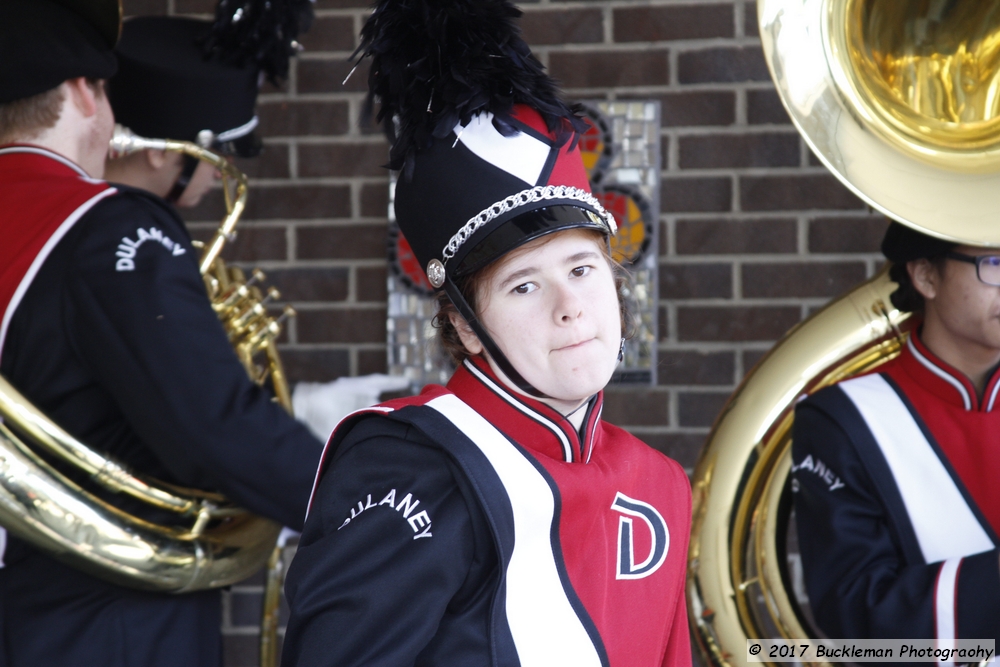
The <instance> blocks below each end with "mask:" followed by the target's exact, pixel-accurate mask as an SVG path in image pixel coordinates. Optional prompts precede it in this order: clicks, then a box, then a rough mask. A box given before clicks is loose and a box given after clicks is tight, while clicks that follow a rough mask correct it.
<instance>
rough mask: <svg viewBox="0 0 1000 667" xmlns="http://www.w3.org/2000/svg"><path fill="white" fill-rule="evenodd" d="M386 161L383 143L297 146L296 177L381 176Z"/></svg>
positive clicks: (386, 145)
mask: <svg viewBox="0 0 1000 667" xmlns="http://www.w3.org/2000/svg"><path fill="white" fill-rule="evenodd" d="M388 161H389V145H388V144H387V143H386V142H380V143H377V144H372V143H364V144H342V143H337V144H299V175H300V176H305V177H310V176H319V177H327V176H340V177H349V176H382V175H384V174H386V173H387V172H386V170H385V169H384V168H383V166H382V165H384V164H385V163H387V162H388Z"/></svg>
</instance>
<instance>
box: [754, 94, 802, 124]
mask: <svg viewBox="0 0 1000 667" xmlns="http://www.w3.org/2000/svg"><path fill="white" fill-rule="evenodd" d="M747 122H748V123H750V124H751V125H769V124H778V125H791V124H792V121H791V119H790V118H789V117H788V112H787V111H785V106H784V105H783V104H782V103H781V98H780V97H778V93H777V92H775V91H774V89H771V88H769V89H768V90H748V91H747Z"/></svg>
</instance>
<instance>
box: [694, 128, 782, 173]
mask: <svg viewBox="0 0 1000 667" xmlns="http://www.w3.org/2000/svg"><path fill="white" fill-rule="evenodd" d="M678 142H679V143H678V154H679V166H680V168H681V169H712V168H721V169H727V168H733V169H735V168H741V167H795V166H798V164H799V135H798V134H795V133H781V134H776V133H760V134H757V133H754V134H709V135H696V136H690V137H679V138H678Z"/></svg>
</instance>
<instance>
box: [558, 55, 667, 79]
mask: <svg viewBox="0 0 1000 667" xmlns="http://www.w3.org/2000/svg"><path fill="white" fill-rule="evenodd" d="M667 53H668V52H667V50H666V49H643V50H639V51H589V52H586V53H576V52H556V53H552V54H550V55H549V72H550V73H551V74H552V76H553V77H555V78H556V79H557V80H558V81H559V82H560V83H561V84H562V86H563V87H564V88H614V87H618V86H665V85H667V84H668V83H670V71H669V69H668V67H667Z"/></svg>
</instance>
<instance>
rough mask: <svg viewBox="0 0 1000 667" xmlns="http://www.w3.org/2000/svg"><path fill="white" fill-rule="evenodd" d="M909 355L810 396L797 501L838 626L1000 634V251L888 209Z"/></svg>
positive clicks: (829, 627)
mask: <svg viewBox="0 0 1000 667" xmlns="http://www.w3.org/2000/svg"><path fill="white" fill-rule="evenodd" d="M882 252H883V253H884V254H885V256H886V257H887V258H888V259H889V260H890V261H891V262H892V263H893V264H892V268H891V269H890V274H889V275H890V277H892V279H893V280H895V281H896V282H897V283H898V284H899V287H898V289H897V290H896V291H895V292H894V293H893V294H892V303H893V305H894V306H896V307H897V308H899V309H900V310H903V311H909V312H913V313H915V314H916V316H917V317H920V323H919V325H918V326H917V327H916V328H914V329H913V330H911V332H910V334H909V336H908V339H907V341H906V343H905V345H904V346H903V350H902V352H901V354H900V355H899V357H897V358H896V359H894V360H892V361H890V362H888V363H886V364H885V365H883V366H880V367H879V368H878V369H877V370H876V372H874V373H872V374H869V375H865V376H862V377H858V378H853V379H850V380H846V381H844V382H841V383H839V384H837V385H835V386H833V387H830V388H828V389H824V390H822V391H820V392H817V393H816V394H815V395H813V396H811V397H810V398H808V399H807V400H805V401H803V402H802V403H800V404H799V406H798V407H797V409H796V412H795V425H794V433H793V443H794V444H793V450H792V451H793V457H792V458H793V465H792V471H793V478H792V489H793V491H794V496H793V497H794V499H795V511H796V518H797V527H798V534H799V544H800V547H801V552H802V564H803V569H804V572H805V582H806V588H807V591H808V593H809V602H810V606H811V608H812V612H813V616H814V617H815V619H816V621H817V623H818V624H819V627H820V629H822V630H823V632H824V633H825V634H826V635H827V636H828V637H833V638H845V637H850V638H894V639H895V638H936V639H937V640H938V641H939V642H941V643H942V644H941V645H943V646H947V644H948V642H951V641H953V640H955V639H963V638H965V639H980V638H990V637H993V638H1000V560H998V553H1000V552H998V550H997V545H998V544H1000V543H998V540H997V535H998V534H1000V485H998V484H997V483H996V476H997V474H998V472H1000V400H998V398H1000V397H998V394H1000V251H998V250H997V249H990V248H977V247H971V246H964V245H956V244H954V243H948V242H945V241H942V240H939V239H936V238H932V237H930V236H926V235H924V234H921V233H919V232H916V231H914V230H912V229H910V228H909V227H905V226H903V225H900V224H898V223H895V222H894V223H892V224H891V225H890V226H889V229H888V231H887V233H886V236H885V239H884V240H883V242H882Z"/></svg>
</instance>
